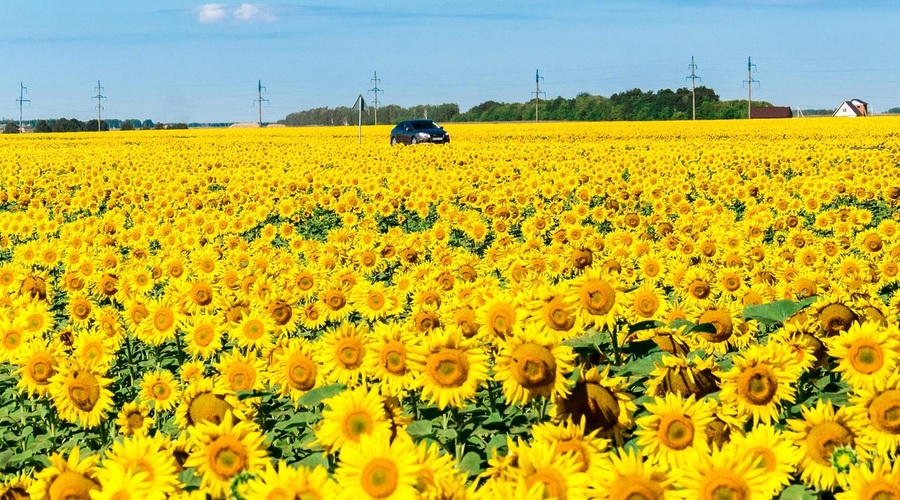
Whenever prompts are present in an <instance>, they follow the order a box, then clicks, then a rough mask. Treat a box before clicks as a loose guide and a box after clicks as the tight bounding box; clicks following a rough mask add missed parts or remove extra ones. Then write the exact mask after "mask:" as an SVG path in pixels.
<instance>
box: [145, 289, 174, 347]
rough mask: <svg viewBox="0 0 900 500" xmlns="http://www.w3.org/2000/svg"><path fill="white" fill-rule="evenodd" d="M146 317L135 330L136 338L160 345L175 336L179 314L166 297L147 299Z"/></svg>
mask: <svg viewBox="0 0 900 500" xmlns="http://www.w3.org/2000/svg"><path fill="white" fill-rule="evenodd" d="M146 307H147V318H146V320H144V321H142V322H141V324H140V325H139V326H138V328H137V330H136V331H135V335H136V336H137V338H138V339H140V340H141V341H143V342H146V343H148V344H150V345H160V344H162V343H163V342H165V341H167V340H173V339H174V338H175V332H176V330H177V328H178V323H179V322H180V321H181V316H182V315H181V314H179V313H178V311H177V310H176V307H175V306H174V305H173V304H171V303H170V302H169V301H168V300H167V299H165V298H163V299H159V300H158V299H149V300H148V301H147V305H146Z"/></svg>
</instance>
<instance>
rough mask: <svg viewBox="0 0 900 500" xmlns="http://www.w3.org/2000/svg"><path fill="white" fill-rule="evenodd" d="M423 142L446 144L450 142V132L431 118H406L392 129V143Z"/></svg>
mask: <svg viewBox="0 0 900 500" xmlns="http://www.w3.org/2000/svg"><path fill="white" fill-rule="evenodd" d="M422 142H431V143H434V144H446V143H448V142H450V134H448V133H447V131H446V130H444V128H443V127H441V126H440V125H438V124H437V123H434V122H433V121H431V120H406V121H402V122H400V123H398V124H397V126H396V127H394V129H393V130H391V145H394V144H419V143H422Z"/></svg>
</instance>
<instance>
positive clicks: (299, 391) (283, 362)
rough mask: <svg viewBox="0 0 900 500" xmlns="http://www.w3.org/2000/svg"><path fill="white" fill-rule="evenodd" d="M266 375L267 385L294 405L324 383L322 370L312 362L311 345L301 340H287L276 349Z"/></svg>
mask: <svg viewBox="0 0 900 500" xmlns="http://www.w3.org/2000/svg"><path fill="white" fill-rule="evenodd" d="M268 374H269V384H270V385H271V386H272V387H279V389H278V394H279V395H280V396H282V397H285V396H288V397H290V399H291V401H293V402H294V403H295V404H296V403H297V400H298V399H300V398H301V397H302V396H303V395H304V394H306V393H307V392H309V391H311V390H312V389H314V388H316V387H319V386H321V385H322V384H323V383H324V381H325V374H324V373H323V370H321V369H320V368H319V365H318V364H317V363H316V362H315V360H314V356H313V347H312V344H311V343H310V341H308V340H306V339H302V338H293V339H288V340H287V341H286V342H284V343H283V344H282V345H281V347H280V349H276V351H275V354H274V356H273V359H272V361H271V364H270V365H269V370H268Z"/></svg>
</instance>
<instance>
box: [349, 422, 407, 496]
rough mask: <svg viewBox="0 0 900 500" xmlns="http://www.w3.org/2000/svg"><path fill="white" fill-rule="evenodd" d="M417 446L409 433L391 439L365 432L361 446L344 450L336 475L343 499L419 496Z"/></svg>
mask: <svg viewBox="0 0 900 500" xmlns="http://www.w3.org/2000/svg"><path fill="white" fill-rule="evenodd" d="M417 456H418V455H417V453H416V447H415V445H414V444H413V442H412V439H410V438H409V436H408V435H406V434H405V433H401V434H399V435H398V436H397V437H396V438H395V439H393V440H390V439H388V438H387V437H383V436H363V437H362V440H361V442H360V446H352V447H348V448H345V449H342V450H341V454H340V462H339V463H338V468H337V471H336V472H335V478H336V479H337V483H338V496H337V498H338V499H340V500H386V499H390V500H402V499H407V498H416V481H417V479H418V472H419V470H420V469H421V467H420V466H419V465H418V464H417V463H416V459H417Z"/></svg>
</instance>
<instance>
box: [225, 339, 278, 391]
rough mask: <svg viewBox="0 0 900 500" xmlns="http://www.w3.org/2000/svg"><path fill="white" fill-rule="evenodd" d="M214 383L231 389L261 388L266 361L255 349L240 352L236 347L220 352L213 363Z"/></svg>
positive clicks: (247, 389)
mask: <svg viewBox="0 0 900 500" xmlns="http://www.w3.org/2000/svg"><path fill="white" fill-rule="evenodd" d="M213 366H215V368H216V371H217V372H218V376H217V377H216V383H218V384H219V385H221V386H222V387H225V388H227V389H229V390H232V391H235V392H237V391H249V390H261V389H262V388H263V387H264V384H263V382H264V381H265V378H266V361H265V360H264V359H262V358H260V357H259V356H258V355H257V354H256V352H255V351H249V352H248V353H247V354H242V353H241V352H240V351H238V350H237V349H234V350H232V351H231V352H229V353H225V354H222V355H221V356H220V357H219V362H218V363H215V364H214V365H213Z"/></svg>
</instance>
